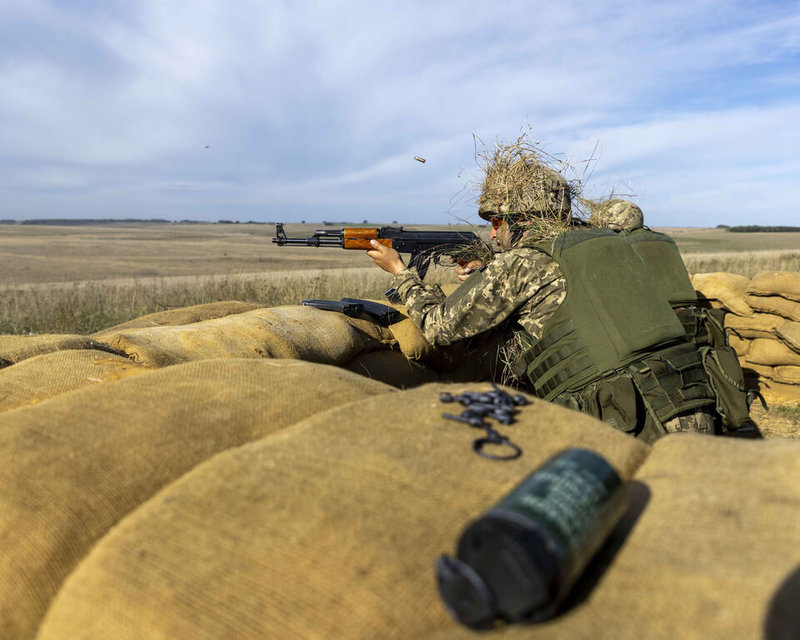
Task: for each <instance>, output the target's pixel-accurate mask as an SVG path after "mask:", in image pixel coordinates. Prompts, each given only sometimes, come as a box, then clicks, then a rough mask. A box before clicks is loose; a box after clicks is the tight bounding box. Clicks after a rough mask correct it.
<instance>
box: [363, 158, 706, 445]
mask: <svg viewBox="0 0 800 640" xmlns="http://www.w3.org/2000/svg"><path fill="white" fill-rule="evenodd" d="M518 163H524V166H523V167H522V169H524V170H527V172H528V177H527V179H526V181H525V182H524V184H523V185H522V187H523V191H524V193H522V194H521V195H520V193H516V194H514V193H511V194H509V192H507V191H506V192H501V195H502V197H498V192H497V191H496V190H493V189H492V188H490V182H491V180H490V178H491V177H492V176H491V175H490V172H491V167H490V168H487V176H486V179H485V180H484V187H483V191H482V193H481V196H480V198H479V210H478V213H479V215H480V216H481V217H482V218H483V219H485V220H488V221H490V222H491V224H492V235H491V237H492V239H494V240H495V241H496V242H497V244H498V247H499V249H500V253H499V254H498V255H497V257H496V258H495V259H494V260H493V261H492V262H490V263H489V264H488V265H486V266H484V267H482V268H481V269H479V270H478V271H476V272H475V273H473V274H472V275H471V276H470V277H469V278H468V279H467V281H466V282H465V283H464V284H462V285H461V286H460V287H459V288H458V289H457V290H456V291H455V292H454V293H453V294H452V295H451V296H450V297H447V298H446V297H445V295H444V294H443V292H442V291H441V289H440V288H439V287H438V286H436V285H428V284H425V283H423V282H422V281H421V280H420V278H419V277H418V275H417V274H416V272H415V270H414V269H408V268H406V265H405V264H404V263H403V261H402V259H401V258H400V256H399V254H398V253H397V252H396V251H394V250H393V249H390V248H387V247H385V246H383V245H380V244H378V243H374V244H373V248H372V249H371V250H369V251H368V252H367V254H368V255H369V256H370V257H371V258H372V259H373V260H374V261H375V262H376V264H377V265H378V266H380V267H381V268H383V269H384V270H386V271H388V272H390V273H392V274H394V275H395V277H394V279H393V282H392V284H393V286H394V288H395V289H396V290H397V292H398V294H399V296H400V298H401V299H402V300H403V302H404V303H405V304H406V307H407V310H408V314H409V316H410V317H411V318H412V320H413V321H414V322H415V323H416V324H417V325H418V326H419V327H420V330H421V331H422V333H423V334H424V335H425V337H426V338H427V339H428V340H429V341H430V342H432V343H433V344H438V345H446V344H450V343H452V342H456V341H459V340H464V339H467V338H470V337H472V336H476V335H479V334H482V333H485V332H488V331H497V330H500V331H503V332H504V338H505V342H506V346H507V349H506V351H507V353H511V354H513V355H512V357H511V358H510V359H509V361H508V362H506V363H505V364H506V366H507V367H508V368H509V369H510V370H511V371H513V373H514V375H515V376H516V378H517V379H518V380H519V381H520V383H521V384H522V385H523V386H524V387H526V388H527V389H528V390H529V391H532V392H533V393H535V394H536V395H537V396H539V397H540V398H544V399H546V400H550V401H554V402H557V403H559V404H563V405H565V406H569V407H571V408H574V409H577V410H580V411H584V412H586V413H589V414H591V415H594V416H596V417H598V418H600V419H602V420H604V421H606V422H608V423H609V424H611V425H612V426H615V427H616V428H618V429H621V430H623V431H626V432H628V433H631V434H633V435H635V436H638V437H640V438H641V439H643V440H645V441H649V442H650V441H654V440H656V439H657V438H659V437H660V436H662V435H663V434H665V433H667V432H675V431H695V432H702V433H713V426H714V425H713V418H712V415H711V413H710V412H711V411H712V410H713V405H714V394H713V391H712V389H711V388H710V386H709V383H708V379H707V377H706V375H705V372H704V371H703V367H702V364H701V363H700V360H699V358H698V355H697V351H696V350H695V348H694V346H693V345H692V344H691V343H689V342H688V341H687V339H686V335H685V333H684V330H683V327H682V326H681V323H680V322H679V321H678V319H677V318H676V317H675V314H674V313H673V312H672V310H671V308H670V306H669V304H668V303H667V301H666V300H665V299H664V297H663V296H662V295H660V294H659V293H658V292H657V287H656V286H655V283H654V281H653V279H652V277H651V276H649V275H648V274H647V273H646V271H645V270H644V269H642V268H641V261H640V260H639V258H638V257H637V256H636V254H635V253H634V252H633V250H632V249H631V248H630V247H629V246H628V244H627V243H626V242H625V241H624V240H623V239H622V238H621V237H620V236H619V235H618V234H616V233H613V232H611V231H609V230H607V229H591V228H576V227H573V226H572V225H571V222H570V221H571V217H570V208H571V198H570V190H569V185H568V184H567V182H566V180H564V178H563V177H562V176H561V175H560V174H558V173H557V172H555V171H553V170H552V169H550V168H548V167H546V166H544V165H543V164H541V163H539V162H538V160H537V159H536V158H534V157H530V156H525V157H521V158H519V159H518V160H516V162H515V164H518ZM516 169H517V170H519V169H520V167H519V166H517V167H516Z"/></svg>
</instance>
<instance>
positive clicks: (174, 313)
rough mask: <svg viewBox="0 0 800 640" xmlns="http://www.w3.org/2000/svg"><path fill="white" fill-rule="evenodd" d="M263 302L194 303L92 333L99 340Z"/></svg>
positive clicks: (256, 306)
mask: <svg viewBox="0 0 800 640" xmlns="http://www.w3.org/2000/svg"><path fill="white" fill-rule="evenodd" d="M264 306H265V305H263V304H256V303H254V302H238V301H235V300H231V301H223V302H208V303H206V304H196V305H192V306H190V307H181V308H179V309H167V310H166V311H158V312H156V313H150V314H147V315H146V316H141V317H139V318H135V319H133V320H129V321H128V322H123V323H122V324H118V325H115V326H113V327H108V328H106V329H102V330H101V331H98V332H97V333H94V334H92V336H91V337H92V338H94V339H95V340H101V341H102V339H103V338H104V337H105V336H107V335H109V334H115V333H119V332H120V331H123V330H125V329H141V328H143V327H163V326H172V325H183V324H193V323H195V322H202V321H203V320H213V319H214V318H224V317H225V316H229V315H233V314H236V313H244V312H245V311H252V310H253V309H260V308H262V307H264Z"/></svg>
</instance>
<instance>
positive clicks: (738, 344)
mask: <svg viewBox="0 0 800 640" xmlns="http://www.w3.org/2000/svg"><path fill="white" fill-rule="evenodd" d="M728 343H729V344H730V345H731V347H733V350H734V351H735V352H736V355H737V356H739V358H742V357H744V356H746V355H747V352H748V351H750V340H743V339H742V338H740V337H739V336H737V335H734V334H728Z"/></svg>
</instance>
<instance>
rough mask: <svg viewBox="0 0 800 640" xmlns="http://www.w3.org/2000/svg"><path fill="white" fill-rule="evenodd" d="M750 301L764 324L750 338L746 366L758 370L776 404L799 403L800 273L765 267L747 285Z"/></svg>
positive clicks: (766, 392) (763, 389)
mask: <svg viewBox="0 0 800 640" xmlns="http://www.w3.org/2000/svg"><path fill="white" fill-rule="evenodd" d="M745 300H746V302H747V304H749V305H750V307H751V308H752V309H753V311H754V315H753V318H758V319H759V321H760V323H761V326H760V328H759V329H758V330H752V331H751V332H750V333H749V334H748V335H745V334H744V333H742V329H737V328H735V327H734V326H733V325H732V326H731V330H732V331H735V332H737V333H738V335H740V336H741V337H747V338H749V339H750V345H749V348H748V349H747V352H746V354H745V357H744V362H743V364H742V366H743V368H749V369H750V370H752V371H755V372H756V373H757V374H758V377H759V389H760V390H761V392H762V393H763V394H764V396H765V398H767V400H768V401H769V400H771V401H772V402H773V403H775V404H791V403H800V273H796V272H789V271H762V272H761V273H759V274H757V275H756V276H755V277H754V278H753V280H752V281H751V282H750V285H749V286H748V288H747V295H746V297H745Z"/></svg>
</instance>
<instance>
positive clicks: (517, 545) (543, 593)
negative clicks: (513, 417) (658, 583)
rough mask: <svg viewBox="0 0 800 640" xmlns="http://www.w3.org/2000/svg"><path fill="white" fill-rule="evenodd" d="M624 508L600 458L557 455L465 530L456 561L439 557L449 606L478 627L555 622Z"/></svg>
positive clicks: (623, 489) (617, 482)
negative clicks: (559, 609) (553, 618)
mask: <svg viewBox="0 0 800 640" xmlns="http://www.w3.org/2000/svg"><path fill="white" fill-rule="evenodd" d="M626 503H627V486H626V485H624V484H623V482H622V480H621V479H620V477H619V475H618V474H617V472H616V471H615V470H614V468H613V467H612V466H611V465H610V464H609V463H608V462H607V461H606V460H605V459H604V458H603V457H602V456H600V455H598V454H596V453H594V452H593V451H589V450H586V449H567V450H566V451H562V452H561V453H558V454H556V455H555V456H553V457H552V458H550V459H549V460H548V461H547V462H545V463H544V464H543V465H542V466H541V467H539V468H538V469H536V470H535V471H534V472H533V473H531V474H530V475H528V476H527V477H526V478H525V479H524V480H523V481H522V482H520V484H519V485H517V487H516V488H515V489H514V490H513V491H512V492H511V493H509V494H508V495H507V496H505V497H504V498H503V499H501V500H500V501H499V502H498V503H497V504H496V505H495V506H493V507H492V508H491V509H489V510H488V511H487V512H485V513H484V514H483V515H481V516H480V517H479V518H477V519H476V520H474V521H472V522H470V523H469V524H468V525H467V527H466V528H465V529H464V531H463V532H462V534H461V536H460V538H459V542H458V548H457V554H456V558H451V557H449V556H441V557H440V558H439V559H438V560H437V562H436V575H437V582H438V586H439V593H440V594H441V596H442V599H443V600H444V603H445V606H446V607H447V609H448V610H449V612H450V614H451V615H452V616H453V617H454V618H455V619H456V620H457V621H458V622H461V623H462V624H465V625H467V626H469V627H473V628H486V627H490V626H492V625H494V624H495V623H496V622H497V621H498V620H504V621H506V622H539V621H542V620H546V619H548V618H551V617H552V616H554V615H555V614H556V613H557V611H558V608H559V606H560V605H561V604H562V603H563V601H564V599H565V598H566V596H567V595H568V593H569V590H570V588H571V587H572V585H573V584H574V583H575V581H576V580H577V579H578V577H579V576H580V574H581V573H582V572H583V570H584V569H585V568H586V565H587V564H588V563H589V561H590V560H591V558H592V556H594V555H595V553H596V552H597V551H598V550H599V549H600V547H601V546H602V545H603V543H604V542H605V540H606V539H607V538H608V535H609V534H610V533H611V530H612V529H613V528H614V527H615V526H616V524H617V523H618V522H619V520H620V518H621V517H622V515H623V513H624V512H625V507H626Z"/></svg>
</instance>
